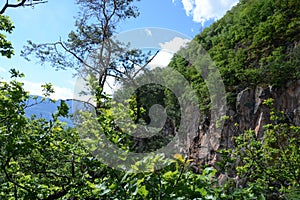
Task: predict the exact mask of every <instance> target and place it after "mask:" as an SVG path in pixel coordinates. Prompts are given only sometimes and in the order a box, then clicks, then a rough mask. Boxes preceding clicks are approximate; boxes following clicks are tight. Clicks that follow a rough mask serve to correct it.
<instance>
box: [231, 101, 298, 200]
mask: <svg viewBox="0 0 300 200" xmlns="http://www.w3.org/2000/svg"><path fill="white" fill-rule="evenodd" d="M264 104H266V105H268V106H270V108H271V115H270V120H271V122H272V123H270V124H267V125H266V126H265V127H264V129H265V131H264V136H263V137H262V138H259V137H258V136H257V135H256V134H255V132H254V131H252V130H249V131H246V132H245V133H244V135H240V136H238V137H237V138H236V139H235V142H236V144H237V147H236V149H235V150H231V151H230V152H231V153H232V154H233V155H234V157H235V159H236V161H238V166H237V167H236V170H237V173H238V175H239V178H240V179H241V180H242V182H243V183H242V186H243V187H247V188H252V189H253V190H254V192H255V194H256V195H260V194H261V193H263V194H264V195H265V196H266V197H267V199H272V198H276V199H285V198H286V196H289V195H290V196H291V194H292V193H295V192H297V191H299V188H300V170H299V169H300V145H299V141H300V137H299V133H300V127H299V126H294V125H293V124H291V123H290V122H289V120H288V118H287V117H286V116H285V115H284V113H283V112H276V111H275V109H274V108H273V107H272V105H273V99H268V100H266V101H265V102H264Z"/></svg>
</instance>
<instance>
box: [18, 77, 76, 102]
mask: <svg viewBox="0 0 300 200" xmlns="http://www.w3.org/2000/svg"><path fill="white" fill-rule="evenodd" d="M22 82H23V83H24V88H25V90H26V91H29V92H30V94H31V95H39V96H43V91H42V87H41V85H44V84H45V83H42V82H30V81H24V80H23V81H22ZM53 89H54V91H55V93H54V94H51V96H50V98H52V99H56V100H58V99H73V96H74V95H73V94H74V92H73V90H72V89H70V88H64V87H58V86H55V85H54V86H53Z"/></svg>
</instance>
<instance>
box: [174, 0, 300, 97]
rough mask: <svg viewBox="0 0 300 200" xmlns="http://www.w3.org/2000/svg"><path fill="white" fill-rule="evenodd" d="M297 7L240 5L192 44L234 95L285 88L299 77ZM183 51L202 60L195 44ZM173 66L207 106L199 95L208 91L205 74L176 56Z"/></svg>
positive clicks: (256, 0) (252, 0)
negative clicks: (262, 88) (253, 87)
mask: <svg viewBox="0 0 300 200" xmlns="http://www.w3.org/2000/svg"><path fill="white" fill-rule="evenodd" d="M296 2H297V1H294V0H287V1H279V0H278V1H273V0H248V1H240V3H239V4H238V5H237V6H235V7H233V8H232V9H231V10H230V11H228V12H227V13H226V14H225V16H224V17H223V18H221V19H220V20H218V21H216V22H215V23H213V24H212V25H211V26H210V27H208V28H206V29H205V30H204V31H203V32H202V33H200V34H199V35H197V36H196V37H195V39H194V41H197V42H198V43H199V44H200V45H202V46H203V48H204V49H205V50H206V51H207V52H208V53H209V55H210V56H211V58H212V60H213V61H214V62H215V64H216V66H217V67H218V69H219V71H220V73H221V76H222V78H223V81H224V84H225V86H226V90H227V92H232V93H233V94H235V93H237V92H238V91H240V89H241V88H246V87H248V86H251V85H257V84H270V85H274V86H278V87H282V86H284V85H285V84H286V82H287V81H289V80H296V79H299V78H300V76H299V71H300V63H299V40H300V34H299V33H300V30H299V27H300V26H299V23H300V21H299V18H300V11H299V10H300V7H299V5H300V4H299V3H296ZM185 51H186V52H187V53H188V54H194V56H196V54H197V55H198V51H197V50H195V49H194V47H192V46H191V45H190V46H188V47H187V48H186V50H185ZM199 55H201V54H199ZM193 64H194V65H198V63H193ZM170 66H171V67H174V68H175V69H176V70H178V71H180V72H181V73H183V74H184V75H185V77H186V78H187V79H188V80H189V81H190V82H191V84H193V85H196V87H197V91H199V92H198V93H199V99H200V101H201V102H205V101H206V98H204V97H203V95H202V96H201V94H203V90H205V86H201V82H203V80H201V74H200V73H199V72H198V73H197V71H195V70H193V67H191V65H190V64H188V62H187V61H184V60H183V59H182V58H179V57H176V56H175V57H174V58H173V60H172V62H171V63H170ZM204 94H205V92H204ZM229 100H230V102H232V103H234V100H231V99H229Z"/></svg>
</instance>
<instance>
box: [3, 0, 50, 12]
mask: <svg viewBox="0 0 300 200" xmlns="http://www.w3.org/2000/svg"><path fill="white" fill-rule="evenodd" d="M26 1H28V0H22V1H21V2H20V3H17V4H10V3H9V2H8V0H6V3H5V4H4V6H3V8H2V9H1V10H0V14H4V12H5V11H6V10H7V9H8V8H17V7H20V6H33V5H36V4H40V3H47V2H48V1H47V0H46V1H42V0H31V1H30V2H29V3H26Z"/></svg>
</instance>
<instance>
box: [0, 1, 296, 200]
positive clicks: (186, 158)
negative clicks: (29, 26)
mask: <svg viewBox="0 0 300 200" xmlns="http://www.w3.org/2000/svg"><path fill="white" fill-rule="evenodd" d="M25 2H27V3H28V5H31V4H30V3H32V1H25V0H24V1H21V2H19V3H18V4H14V5H15V6H14V5H12V6H11V5H10V4H6V6H5V7H4V8H3V9H2V10H1V15H0V20H1V22H0V31H1V34H0V53H1V56H3V57H6V58H9V59H14V57H13V54H14V52H13V47H12V44H11V42H10V41H8V39H7V37H6V35H7V34H10V33H12V32H13V30H14V26H13V23H12V22H11V21H10V20H9V17H7V16H4V15H2V14H3V13H5V11H6V9H10V8H17V7H18V6H21V5H24V3H25ZM34 2H35V1H34ZM38 2H44V1H38ZM135 3H136V1H134V0H119V1H115V0H107V1H98V0H78V1H77V4H78V5H79V7H80V8H81V11H82V12H81V13H79V15H78V16H77V18H76V23H75V30H74V31H71V33H70V34H69V38H68V39H67V40H66V41H62V40H59V41H57V42H54V43H45V44H35V43H34V42H32V41H30V42H29V45H28V46H27V47H25V48H24V50H23V51H22V56H24V57H25V58H26V59H27V60H30V59H35V60H36V59H38V61H40V63H50V64H51V66H53V67H54V68H56V69H60V70H65V69H70V68H71V69H73V70H76V72H77V73H76V74H75V76H80V77H83V78H85V81H86V85H85V86H87V87H89V89H90V90H89V92H90V93H91V95H92V96H93V99H94V100H95V102H94V103H95V104H89V105H88V106H87V107H85V104H83V102H80V103H82V104H80V106H81V107H82V108H85V109H80V110H76V112H72V115H70V111H69V108H68V104H67V103H66V102H65V101H64V100H61V101H57V103H56V104H53V105H55V107H57V111H55V112H53V113H52V114H51V116H50V115H47V116H48V117H47V119H44V118H41V117H39V116H34V115H33V116H31V117H29V116H28V113H27V115H26V110H28V109H30V108H33V107H32V106H33V105H38V106H42V105H44V103H45V102H46V101H48V100H47V97H49V96H50V94H51V93H53V92H54V91H53V88H52V85H51V84H45V85H42V88H43V92H44V96H45V98H37V97H33V96H31V95H29V92H27V91H25V90H24V84H23V83H22V82H21V80H22V78H23V77H24V74H22V73H21V72H19V71H18V70H15V69H11V70H10V74H11V80H10V81H5V80H0V199H47V200H52V199H70V200H71V199H216V200H219V199H223V200H229V199H232V200H238V199H246V200H248V199H253V200H254V199H259V200H264V199H270V200H272V199H290V200H292V199H298V198H299V196H300V135H299V134H300V59H299V56H300V3H299V1H298V0H241V1H240V2H239V3H238V4H237V5H236V6H235V7H233V8H232V9H231V10H230V11H228V12H227V13H226V14H225V16H224V17H222V18H221V19H219V20H218V21H216V22H214V23H213V24H212V25H211V26H210V27H208V28H206V29H204V30H203V31H202V32H201V33H199V34H198V35H197V36H196V37H195V38H194V39H193V41H192V42H190V43H189V44H188V45H187V46H186V47H184V48H182V49H181V50H180V51H178V52H177V53H176V54H175V55H174V57H173V58H172V60H171V62H170V64H169V66H168V67H165V68H156V69H154V70H150V69H147V64H149V62H150V61H151V59H152V58H151V56H149V55H150V54H146V53H145V52H143V51H141V50H139V49H133V50H128V49H127V46H119V45H121V44H119V43H116V42H114V41H113V40H111V39H112V38H113V37H114V35H115V33H116V30H117V26H118V23H123V22H124V21H126V20H127V19H128V18H131V19H132V20H134V19H135V18H137V17H138V15H139V12H138V10H137V7H136V6H135ZM36 9H38V6H37V7H36ZM2 33H3V34H2ZM206 52H207V53H208V54H206ZM32 55H33V56H32ZM155 55H156V54H155ZM203 55H205V56H203ZM32 57H34V58H32ZM208 57H210V58H208ZM87 58H89V59H87ZM209 60H212V61H213V62H210V61H209ZM191 61H193V62H191ZM92 64H95V65H92ZM78 66H85V67H84V68H80V67H78ZM199 66H200V67H199ZM202 66H205V67H206V68H205V69H204V68H201V67H202ZM214 66H216V68H215V67H214ZM199 69H200V70H199ZM201 70H202V71H201ZM141 71H142V72H143V73H141V74H139V72H141ZM177 72H180V74H182V75H183V76H184V78H185V80H187V82H185V80H184V79H183V78H180V77H181V76H176V74H178V73H177ZM219 72H220V76H221V78H219V77H218V73H219ZM174 74H175V75H174ZM203 74H206V75H207V74H209V75H207V76H206V77H203ZM150 76H152V78H153V77H154V78H153V79H154V80H159V81H160V82H158V83H167V84H166V85H168V86H172V87H173V88H172V87H170V88H167V87H163V84H153V83H152V82H150V84H147V85H142V86H141V87H139V88H136V85H139V84H140V82H141V83H144V82H143V81H145V79H146V80H147V78H149V77H150ZM108 77H114V78H115V79H116V81H120V82H121V87H120V90H118V91H117V92H116V93H115V94H114V96H113V97H112V96H110V95H108V94H106V93H105V91H104V87H105V83H106V81H107V79H108ZM124 77H127V79H124ZM207 77H209V78H211V77H212V79H211V80H210V81H207V80H205V79H207ZM150 78H151V77H150ZM123 80H125V81H123ZM122 81H123V82H122ZM126 81H127V82H126ZM130 81H133V83H134V84H131V82H130ZM221 82H222V83H224V87H225V90H226V95H225V94H224V97H222V96H221V97H220V96H218V95H214V93H212V91H213V90H211V89H209V88H210V87H211V86H212V85H213V86H215V87H211V88H213V89H215V90H218V89H222V88H218V87H219V86H223V85H222V84H220V83H221ZM208 84H210V86H208ZM177 85H179V86H182V85H184V87H179V88H177V87H176V86H177ZM187 85H190V86H191V87H188V86H187ZM174 88H175V89H174ZM134 89H135V90H134ZM184 90H187V91H188V92H182V91H184ZM174 91H175V92H174ZM190 91H195V92H194V93H193V92H190ZM128 94H130V95H128ZM177 94H181V95H177ZM178 96H179V97H178ZM118 97H119V99H122V98H125V97H126V98H125V104H122V102H121V101H120V102H118V101H117V100H118ZM218 98H221V99H218ZM182 99H187V100H188V101H182ZM190 99H192V100H190ZM182 102H184V104H182ZM195 102H196V103H195ZM214 102H217V103H216V104H214ZM220 102H221V103H220ZM222 102H227V104H226V105H222ZM39 103H40V104H39ZM219 103H220V104H221V105H219ZM153 104H155V105H158V104H159V106H156V107H155V109H153V107H152V106H153ZM182 105H184V106H183V107H182ZM36 108H39V109H41V108H40V107H36ZM164 110H165V112H163V111H164ZM73 111H74V110H73ZM157 113H158V115H157ZM155 114H156V115H155ZM214 115H216V116H217V118H214V117H215V116H214ZM153 116H156V117H157V116H159V117H157V118H153ZM218 117H219V118H218ZM62 118H68V119H70V120H72V122H73V124H72V125H74V126H71V127H70V126H68V125H67V124H66V123H65V122H62V121H61V120H60V119H62ZM198 118H199V119H200V121H197V119H198ZM213 119H215V121H214V120H213ZM164 120H165V121H164ZM162 122H165V124H164V125H163V129H162V130H160V132H159V134H157V135H154V136H153V135H151V137H150V136H149V137H145V135H143V134H146V136H148V135H147V134H152V132H151V131H153V130H152V129H151V128H153V129H154V130H155V128H157V127H161V123H162ZM180 123H184V125H183V126H181V124H180ZM149 124H150V125H153V124H154V125H153V127H152V126H144V125H149ZM180 127H181V128H180ZM147 129H151V130H147ZM141 130H142V131H141ZM185 132H187V133H185ZM189 132H193V133H195V137H194V138H189V139H190V140H187V142H186V143H180V144H178V143H176V142H174V141H178V140H179V141H180V139H182V138H183V137H184V136H185V135H188V134H189ZM132 133H133V134H132ZM135 133H137V135H134V134H135ZM139 133H142V134H140V135H138V134H139ZM139 136H140V137H139ZM172 142H173V143H175V145H174V144H173V143H172ZM169 143H172V144H171V145H170V146H171V148H164V147H166V146H167V147H168V145H169ZM183 144H185V145H186V146H180V145H183ZM172 145H173V146H172ZM161 149H162V150H161ZM174 149H175V150H178V151H175V153H174ZM164 150H165V151H164ZM185 150H187V151H185ZM170 152H171V153H170Z"/></svg>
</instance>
